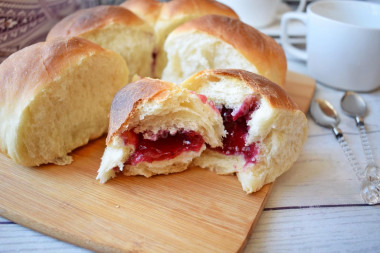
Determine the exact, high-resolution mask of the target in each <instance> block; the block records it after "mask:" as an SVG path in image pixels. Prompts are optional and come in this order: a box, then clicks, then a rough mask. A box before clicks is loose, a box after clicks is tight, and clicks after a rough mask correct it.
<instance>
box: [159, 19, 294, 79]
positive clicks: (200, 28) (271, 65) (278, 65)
mask: <svg viewBox="0 0 380 253" xmlns="http://www.w3.org/2000/svg"><path fill="white" fill-rule="evenodd" d="M164 50H165V52H166V54H167V61H168V63H167V65H166V67H165V68H164V71H163V74H162V79H164V80H167V81H171V82H175V83H180V82H182V81H183V80H184V79H186V78H188V77H189V76H191V75H192V74H195V73H197V72H198V71H201V70H203V69H218V68H235V69H244V70H247V71H250V72H253V73H257V74H259V75H262V76H264V77H266V78H268V79H269V80H271V81H272V82H275V83H276V84H278V85H283V84H284V82H285V77H286V68H287V67H286V58H285V54H284V51H283V49H282V48H281V46H280V45H278V44H277V43H276V42H275V41H274V40H273V39H272V38H270V37H268V36H267V35H265V34H263V33H261V32H259V31H257V30H256V29H255V28H253V27H251V26H249V25H247V24H245V23H243V22H241V21H239V20H237V19H233V18H230V17H226V16H218V15H208V16H203V17H200V18H197V19H193V20H191V21H189V22H187V23H185V24H183V25H182V26H180V27H178V28H177V29H175V30H174V31H173V32H171V33H170V35H169V36H168V38H167V39H166V42H165V45H164Z"/></svg>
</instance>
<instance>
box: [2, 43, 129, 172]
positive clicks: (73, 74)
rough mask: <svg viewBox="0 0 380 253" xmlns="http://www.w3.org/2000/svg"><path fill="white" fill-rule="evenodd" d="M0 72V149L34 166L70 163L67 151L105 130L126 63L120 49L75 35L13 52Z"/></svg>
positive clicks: (123, 77)
mask: <svg viewBox="0 0 380 253" xmlns="http://www.w3.org/2000/svg"><path fill="white" fill-rule="evenodd" d="M110 66H113V67H112V68H110ZM0 76H1V79H0V119H1V120H0V150H1V151H2V152H3V153H4V154H6V155H8V156H9V157H11V158H12V159H13V160H14V161H16V162H17V163H19V164H22V165H25V166H35V165H40V164H44V163H56V164H67V163H70V162H71V160H72V159H71V157H70V156H68V155H67V154H68V153H69V152H70V151H72V150H73V149H75V148H77V147H79V146H81V145H84V144H86V143H87V142H88V141H89V140H91V139H94V138H97V137H99V136H101V135H102V134H104V133H105V132H106V130H107V123H108V118H107V116H108V113H109V109H110V105H111V101H112V98H113V96H114V95H115V94H116V92H117V91H118V90H119V89H120V88H121V87H122V86H124V85H125V83H127V82H128V68H127V66H126V64H125V61H124V60H123V59H122V58H121V57H120V56H119V55H118V54H116V53H114V52H111V51H108V50H105V49H103V48H101V47H100V46H98V45H96V44H93V43H91V42H90V41H87V40H85V39H81V38H75V37H74V38H69V39H67V38H66V39H57V40H51V41H48V42H41V43H37V44H34V45H32V46H29V47H26V48H24V49H22V50H20V51H18V52H16V53H14V54H12V55H11V56H10V57H8V58H7V59H6V60H5V61H4V62H3V63H2V64H1V65H0Z"/></svg>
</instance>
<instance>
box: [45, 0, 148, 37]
mask: <svg viewBox="0 0 380 253" xmlns="http://www.w3.org/2000/svg"><path fill="white" fill-rule="evenodd" d="M113 23H116V24H125V25H126V26H139V25H143V24H145V22H144V21H143V20H142V19H140V18H139V17H138V16H136V15H135V14H134V13H133V12H131V11H129V10H127V9H125V8H123V7H120V6H97V7H94V8H89V9H83V10H80V11H77V12H74V13H73V14H71V15H69V16H67V17H66V18H64V19H62V20H61V21H60V22H58V23H57V24H56V25H55V26H54V27H53V28H52V29H51V30H50V32H49V34H48V36H47V38H46V40H51V39H53V38H57V37H71V36H80V35H81V34H84V33H86V32H89V31H92V30H96V29H101V28H102V27H104V26H106V25H108V24H113Z"/></svg>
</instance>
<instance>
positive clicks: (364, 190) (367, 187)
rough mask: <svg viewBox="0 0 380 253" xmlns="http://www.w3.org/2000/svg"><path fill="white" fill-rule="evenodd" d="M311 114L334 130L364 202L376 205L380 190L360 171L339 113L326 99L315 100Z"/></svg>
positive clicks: (321, 123) (317, 121)
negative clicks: (344, 133) (342, 128)
mask: <svg viewBox="0 0 380 253" xmlns="http://www.w3.org/2000/svg"><path fill="white" fill-rule="evenodd" d="M310 113H311V116H312V117H313V119H314V120H315V122H316V123H317V124H319V125H321V126H324V127H329V128H331V129H332V131H333V133H334V135H335V138H336V139H337V140H338V143H339V144H340V146H341V147H342V149H343V152H344V154H345V155H346V157H347V159H348V161H349V162H350V165H351V167H352V169H353V170H354V172H355V174H356V177H357V178H358V179H359V181H361V182H362V186H361V196H362V198H363V200H364V201H365V202H366V203H368V204H371V205H373V204H376V203H377V201H378V200H379V197H380V196H379V195H380V190H379V189H378V187H377V185H375V184H374V183H373V182H372V181H369V180H367V179H366V177H365V176H364V173H363V171H362V170H361V169H360V165H359V163H358V162H357V160H356V158H355V156H354V154H353V153H352V150H351V148H350V147H349V146H348V144H347V142H346V140H345V139H344V136H343V133H342V131H341V130H340V129H339V128H338V125H339V122H340V119H339V116H338V113H337V111H336V110H335V109H334V107H333V106H332V105H331V104H330V103H329V102H328V101H326V100H324V99H315V100H314V101H313V102H312V103H311V107H310Z"/></svg>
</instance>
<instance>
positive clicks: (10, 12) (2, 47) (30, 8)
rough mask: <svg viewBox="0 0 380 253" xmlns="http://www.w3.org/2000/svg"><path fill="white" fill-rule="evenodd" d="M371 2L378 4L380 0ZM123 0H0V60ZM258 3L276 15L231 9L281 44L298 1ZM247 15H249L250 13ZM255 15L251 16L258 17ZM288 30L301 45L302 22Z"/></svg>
mask: <svg viewBox="0 0 380 253" xmlns="http://www.w3.org/2000/svg"><path fill="white" fill-rule="evenodd" d="M161 1H165V0H161ZM166 1H167V0H166ZM255 1H256V0H255ZM314 1H317V0H314ZM370 1H371V2H378V3H380V0H370ZM122 2H124V0H6V1H0V62H1V61H3V60H4V59H5V58H7V57H8V56H9V55H10V54H12V53H14V52H16V51H17V50H19V49H21V48H23V47H25V46H28V45H31V44H33V43H36V42H39V41H44V40H45V37H46V34H47V32H48V31H49V29H50V28H51V27H52V26H53V25H54V24H55V23H57V22H58V21H59V20H61V19H62V18H63V17H65V16H67V15H69V14H70V13H72V12H74V11H76V10H78V9H83V8H90V7H94V6H97V5H119V4H120V3H122ZM221 2H223V3H226V4H227V5H232V4H236V3H237V2H249V0H246V1H244V0H238V1H236V0H221ZM261 2H265V3H268V2H276V6H275V7H274V5H271V7H266V8H270V9H274V8H275V9H276V10H275V17H274V18H273V20H272V21H271V22H270V23H269V24H265V25H260V26H256V25H255V24H253V23H250V20H245V18H244V17H243V16H242V13H239V11H238V10H236V9H235V8H233V9H234V10H235V11H236V12H237V13H238V14H239V16H241V18H242V21H243V22H246V23H248V24H250V25H252V26H254V27H256V28H257V29H259V30H260V31H262V32H263V33H265V34H267V35H269V36H271V37H273V38H274V39H275V40H276V41H277V42H279V43H280V20H281V15H282V14H283V13H285V12H288V11H295V10H297V9H299V4H300V0H261ZM310 2H312V1H310V0H306V1H305V3H304V4H305V6H304V8H302V9H301V10H298V11H304V10H305V9H306V6H307V4H309V3H310ZM246 9H247V8H246ZM248 9H249V8H248ZM259 10H260V12H257V13H258V14H261V15H264V16H265V15H267V14H266V13H265V12H264V11H263V8H259ZM248 14H252V12H249V13H248ZM258 14H255V15H250V16H257V15H258ZM288 33H289V35H290V38H291V42H292V43H294V44H300V45H302V44H304V43H305V33H306V28H305V26H304V25H302V24H301V23H299V22H297V21H295V22H292V23H291V24H290V26H289V31H288Z"/></svg>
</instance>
